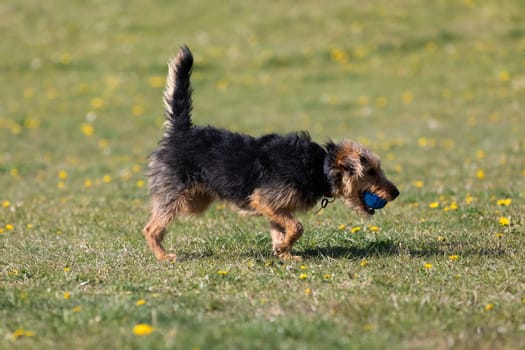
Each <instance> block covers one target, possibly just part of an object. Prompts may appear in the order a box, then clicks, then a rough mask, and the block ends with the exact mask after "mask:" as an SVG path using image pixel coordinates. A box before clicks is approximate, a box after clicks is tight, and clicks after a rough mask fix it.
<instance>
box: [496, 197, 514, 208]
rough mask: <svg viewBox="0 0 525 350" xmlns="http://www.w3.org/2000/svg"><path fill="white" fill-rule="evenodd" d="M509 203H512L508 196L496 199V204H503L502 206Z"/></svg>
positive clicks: (506, 205)
mask: <svg viewBox="0 0 525 350" xmlns="http://www.w3.org/2000/svg"><path fill="white" fill-rule="evenodd" d="M510 203H512V199H510V198H505V199H498V201H497V204H498V205H501V206H504V207H508V206H509V205H510Z"/></svg>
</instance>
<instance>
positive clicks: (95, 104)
mask: <svg viewBox="0 0 525 350" xmlns="http://www.w3.org/2000/svg"><path fill="white" fill-rule="evenodd" d="M103 106H104V99H103V98H102V97H95V98H93V99H91V108H93V109H100V108H102V107H103Z"/></svg>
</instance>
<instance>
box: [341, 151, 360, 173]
mask: <svg viewBox="0 0 525 350" xmlns="http://www.w3.org/2000/svg"><path fill="white" fill-rule="evenodd" d="M336 166H337V167H338V168H340V169H343V170H344V171H345V172H347V173H348V174H349V175H351V176H354V175H358V176H359V175H360V174H362V173H363V165H362V164H361V160H360V157H359V155H358V154H356V153H348V154H345V155H344V156H343V157H341V158H339V159H338V160H337V161H336Z"/></svg>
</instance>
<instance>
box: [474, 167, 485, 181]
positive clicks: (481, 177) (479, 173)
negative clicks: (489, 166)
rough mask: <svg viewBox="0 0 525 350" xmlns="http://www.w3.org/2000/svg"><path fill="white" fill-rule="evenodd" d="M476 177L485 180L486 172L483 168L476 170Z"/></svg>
mask: <svg viewBox="0 0 525 350" xmlns="http://www.w3.org/2000/svg"><path fill="white" fill-rule="evenodd" d="M476 177H477V178H478V179H480V180H483V179H484V178H485V172H484V171H483V170H482V169H479V170H478V171H477V172H476Z"/></svg>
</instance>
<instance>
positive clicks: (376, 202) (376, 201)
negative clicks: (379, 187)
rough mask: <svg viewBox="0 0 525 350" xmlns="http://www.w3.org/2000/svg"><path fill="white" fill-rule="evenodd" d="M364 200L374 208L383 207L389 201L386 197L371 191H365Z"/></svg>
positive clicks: (368, 205)
mask: <svg viewBox="0 0 525 350" xmlns="http://www.w3.org/2000/svg"><path fill="white" fill-rule="evenodd" d="M363 201H364V202H365V204H366V206H367V207H369V208H372V209H381V208H383V207H384V206H385V205H386V203H387V201H386V199H383V198H381V197H379V196H378V195H376V194H374V193H372V192H370V191H365V193H363Z"/></svg>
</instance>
